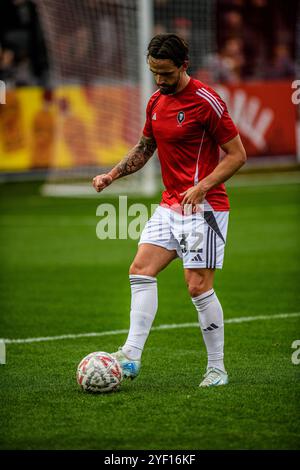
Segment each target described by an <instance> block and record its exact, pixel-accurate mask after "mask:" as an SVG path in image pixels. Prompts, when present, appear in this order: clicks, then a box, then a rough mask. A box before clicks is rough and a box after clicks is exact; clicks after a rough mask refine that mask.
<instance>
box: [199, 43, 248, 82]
mask: <svg viewBox="0 0 300 470" xmlns="http://www.w3.org/2000/svg"><path fill="white" fill-rule="evenodd" d="M244 63H245V58H244V54H243V44H242V41H241V40H240V39H228V40H227V41H226V42H225V44H224V47H223V48H222V49H221V52H220V53H219V54H215V55H213V56H212V57H210V58H209V60H208V64H207V66H208V70H209V71H210V74H211V77H210V78H211V80H209V81H210V82H211V81H213V82H220V83H239V82H240V81H241V80H242V78H243V76H242V70H243V66H244ZM199 78H200V79H201V71H199Z"/></svg>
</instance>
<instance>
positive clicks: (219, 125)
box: [197, 88, 239, 145]
mask: <svg viewBox="0 0 300 470" xmlns="http://www.w3.org/2000/svg"><path fill="white" fill-rule="evenodd" d="M197 94H198V95H199V96H201V98H202V101H201V106H200V122H201V124H202V125H203V126H204V128H205V129H207V131H208V132H209V134H210V135H211V136H212V137H213V138H214V139H215V141H216V142H217V143H218V144H219V145H223V144H225V143H226V142H228V141H229V140H231V139H233V138H234V137H236V136H237V135H238V133H239V131H238V129H237V127H236V125H235V124H234V122H233V120H232V119H231V117H230V115H229V113H228V110H227V106H226V104H225V103H224V101H223V100H222V99H221V98H220V96H219V95H218V94H217V93H216V92H215V91H214V90H212V89H211V88H210V89H206V88H201V89H200V90H199V92H197Z"/></svg>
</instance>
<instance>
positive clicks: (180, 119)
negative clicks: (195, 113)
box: [177, 111, 185, 126]
mask: <svg viewBox="0 0 300 470" xmlns="http://www.w3.org/2000/svg"><path fill="white" fill-rule="evenodd" d="M184 120H185V114H184V112H183V111H179V113H178V114H177V121H178V124H179V125H180V126H181V125H182V123H183V121H184Z"/></svg>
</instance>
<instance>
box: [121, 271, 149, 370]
mask: <svg viewBox="0 0 300 470" xmlns="http://www.w3.org/2000/svg"><path fill="white" fill-rule="evenodd" d="M129 279H130V285H131V310H130V329H129V333H128V337H127V340H126V343H125V344H124V346H123V347H122V351H123V353H124V354H125V355H126V356H127V357H128V358H129V359H132V360H133V361H136V360H140V359H141V356H142V352H143V349H144V345H145V342H146V340H147V338H148V335H149V333H150V329H151V326H152V323H153V320H154V317H155V314H156V311H157V307H158V300H157V281H156V278H155V277H151V276H143V275H140V274H131V275H130V276H129Z"/></svg>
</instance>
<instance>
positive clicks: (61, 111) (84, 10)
mask: <svg viewBox="0 0 300 470" xmlns="http://www.w3.org/2000/svg"><path fill="white" fill-rule="evenodd" d="M35 1H36V4H37V7H38V11H39V15H40V19H41V23H42V27H43V30H44V35H45V39H46V44H47V49H48V56H49V63H50V68H51V87H52V90H53V92H52V94H51V100H49V99H48V108H49V106H50V107H52V108H54V110H55V116H56V121H55V145H54V147H53V149H54V150H53V152H52V157H51V158H52V161H51V165H49V168H48V172H47V182H46V183H45V185H44V187H43V192H44V194H47V195H50V194H51V195H81V196H83V195H92V194H93V192H92V191H93V190H92V188H91V185H90V183H89V184H87V182H90V181H91V179H92V177H93V176H95V175H96V174H99V173H104V172H106V171H108V170H109V169H111V168H112V167H113V166H114V165H115V164H116V163H117V162H119V161H120V160H121V159H122V158H123V157H124V155H126V153H127V151H128V150H129V149H130V148H131V147H132V146H133V145H135V144H136V142H137V141H138V139H139V137H140V135H141V132H142V128H143V123H144V118H145V107H146V104H147V100H148V99H149V97H150V95H151V94H152V93H153V91H154V90H155V86H154V81H153V78H152V77H151V74H150V73H149V70H148V67H147V64H146V50H147V44H148V42H149V40H150V39H151V37H152V36H153V34H156V33H161V32H175V33H178V34H179V35H181V36H182V37H184V38H185V39H187V40H188V42H189V43H190V49H191V55H190V59H191V72H195V73H197V70H198V69H199V68H200V67H202V66H203V65H204V59H205V57H207V55H208V54H209V53H211V52H212V51H213V49H214V47H215V38H214V30H215V28H214V24H213V19H214V4H215V2H214V1H213V0H201V1H199V0H186V1H184V2H183V1H180V0H64V1H60V0H35ZM157 170H158V162H157V159H156V157H154V158H153V159H151V160H150V161H149V162H148V163H147V164H146V165H145V167H144V168H143V169H142V170H140V171H139V172H137V173H136V174H134V175H130V176H129V177H126V178H121V179H120V180H118V181H116V182H115V183H114V184H113V185H111V186H110V187H109V188H108V189H107V190H106V193H114V192H115V193H118V194H120V193H123V192H125V193H130V192H131V193H139V194H148V195H153V194H154V193H155V192H156V190H157V183H156V181H157V173H158V171H157ZM158 181H159V178H158Z"/></svg>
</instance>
